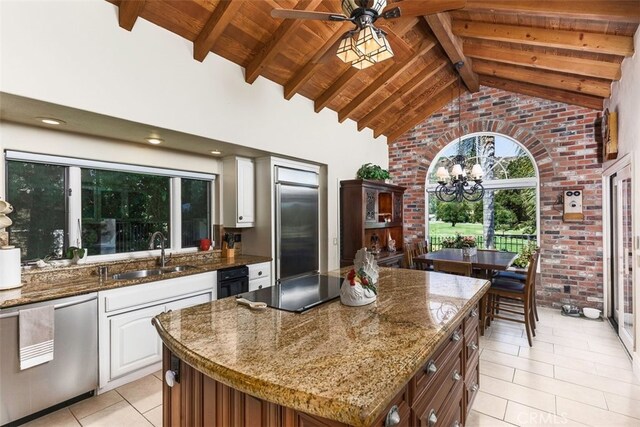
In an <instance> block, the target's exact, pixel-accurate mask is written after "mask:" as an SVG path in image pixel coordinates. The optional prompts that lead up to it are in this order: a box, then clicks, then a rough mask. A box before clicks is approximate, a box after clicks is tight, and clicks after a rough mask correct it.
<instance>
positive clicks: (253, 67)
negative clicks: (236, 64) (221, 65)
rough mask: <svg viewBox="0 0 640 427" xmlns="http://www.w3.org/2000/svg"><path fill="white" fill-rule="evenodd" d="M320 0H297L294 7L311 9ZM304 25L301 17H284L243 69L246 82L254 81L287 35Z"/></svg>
mask: <svg viewBox="0 0 640 427" xmlns="http://www.w3.org/2000/svg"><path fill="white" fill-rule="evenodd" d="M321 1H322V0H302V1H300V2H298V4H297V5H296V7H295V8H294V9H296V10H313V9H315V8H316V7H318V5H319V4H320V3H321ZM301 25H304V20H303V19H285V20H284V22H283V23H282V24H280V26H279V27H278V29H277V30H276V31H275V32H274V33H273V36H272V37H271V39H269V41H268V42H267V43H265V45H264V46H263V47H262V49H260V51H259V52H258V54H257V55H256V56H255V57H254V58H253V60H252V61H251V62H250V63H249V65H248V66H247V68H246V70H245V76H244V79H245V81H246V82H247V83H253V82H255V81H256V79H257V78H258V76H259V75H260V73H261V72H262V70H263V69H264V68H265V67H266V66H267V65H268V64H269V62H270V61H271V60H272V59H273V58H275V56H276V55H277V54H278V53H280V52H281V51H282V50H283V49H284V48H285V46H286V39H287V37H289V35H291V34H293V33H295V32H296V31H297V30H298V28H299V27H300V26H301Z"/></svg>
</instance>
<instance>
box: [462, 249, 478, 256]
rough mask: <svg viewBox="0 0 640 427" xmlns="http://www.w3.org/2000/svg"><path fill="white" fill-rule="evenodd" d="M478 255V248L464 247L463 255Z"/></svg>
mask: <svg viewBox="0 0 640 427" xmlns="http://www.w3.org/2000/svg"><path fill="white" fill-rule="evenodd" d="M476 255H478V248H462V256H464V257H471V256H476Z"/></svg>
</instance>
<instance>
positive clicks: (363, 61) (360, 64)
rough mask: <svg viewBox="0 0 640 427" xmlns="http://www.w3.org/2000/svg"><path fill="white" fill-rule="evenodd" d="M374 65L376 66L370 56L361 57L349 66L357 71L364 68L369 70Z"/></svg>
mask: <svg viewBox="0 0 640 427" xmlns="http://www.w3.org/2000/svg"><path fill="white" fill-rule="evenodd" d="M375 64H376V61H375V59H373V58H372V57H370V56H367V55H363V56H361V57H360V59H358V60H357V61H353V62H352V63H351V66H352V67H355V68H357V69H358V70H364V69H365V68H369V67H371V66H372V65H375Z"/></svg>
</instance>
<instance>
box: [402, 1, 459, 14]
mask: <svg viewBox="0 0 640 427" xmlns="http://www.w3.org/2000/svg"><path fill="white" fill-rule="evenodd" d="M392 5H393V6H396V7H399V8H400V14H401V15H402V16H403V17H409V16H425V15H431V14H434V13H440V12H447V11H449V10H456V9H462V8H463V7H465V6H466V5H467V1H466V0H430V1H425V0H403V1H399V2H396V3H392ZM391 10H393V9H391Z"/></svg>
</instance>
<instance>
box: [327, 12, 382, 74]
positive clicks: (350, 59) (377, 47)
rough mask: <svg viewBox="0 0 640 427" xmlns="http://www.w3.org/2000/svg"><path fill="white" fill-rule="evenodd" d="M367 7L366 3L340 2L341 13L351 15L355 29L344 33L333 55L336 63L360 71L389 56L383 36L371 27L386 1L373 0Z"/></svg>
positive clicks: (379, 30)
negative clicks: (341, 62)
mask: <svg viewBox="0 0 640 427" xmlns="http://www.w3.org/2000/svg"><path fill="white" fill-rule="evenodd" d="M367 5H368V1H367V0H364V1H363V0H342V11H343V12H344V14H345V15H346V16H351V18H352V19H353V22H354V23H355V24H356V27H357V28H356V29H354V30H351V31H348V32H347V33H346V34H345V36H344V38H343V39H342V40H341V41H340V45H339V46H338V50H337V52H336V55H337V56H338V58H340V60H342V61H343V62H346V63H351V65H352V66H353V67H356V68H358V69H360V70H362V69H365V68H368V67H370V66H372V65H375V64H376V63H378V62H382V61H384V60H385V59H389V58H391V57H393V50H391V46H390V45H389V41H388V40H387V38H386V35H387V34H386V33H385V32H384V31H382V30H381V29H379V28H376V27H375V26H374V25H373V22H374V21H375V20H376V19H377V17H378V15H379V14H380V13H381V12H382V9H384V7H385V6H386V5H387V1H386V0H374V1H373V3H372V4H371V5H370V7H365V6H367Z"/></svg>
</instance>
